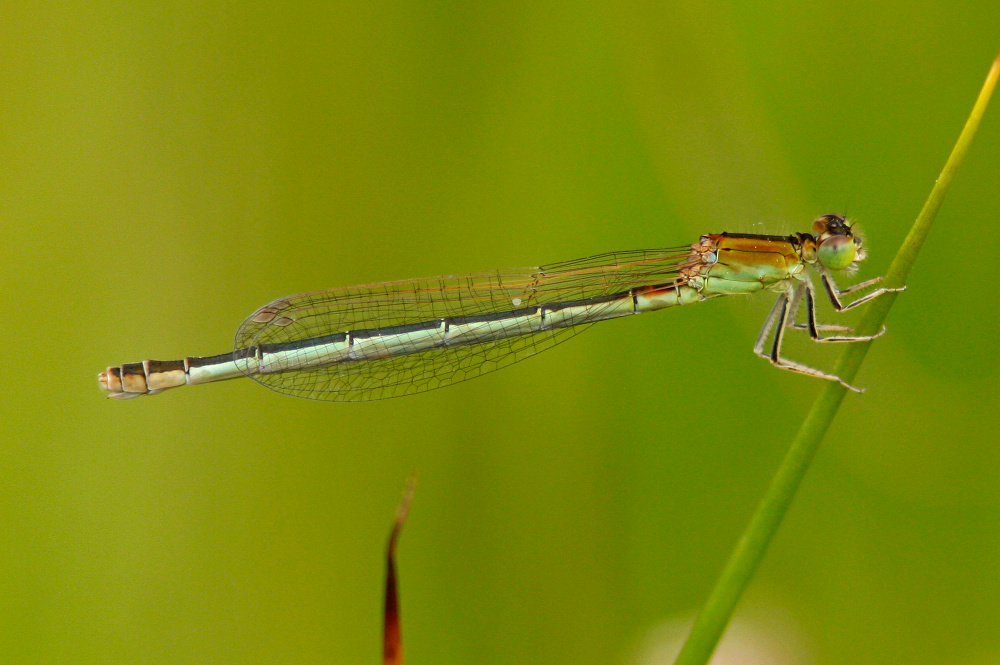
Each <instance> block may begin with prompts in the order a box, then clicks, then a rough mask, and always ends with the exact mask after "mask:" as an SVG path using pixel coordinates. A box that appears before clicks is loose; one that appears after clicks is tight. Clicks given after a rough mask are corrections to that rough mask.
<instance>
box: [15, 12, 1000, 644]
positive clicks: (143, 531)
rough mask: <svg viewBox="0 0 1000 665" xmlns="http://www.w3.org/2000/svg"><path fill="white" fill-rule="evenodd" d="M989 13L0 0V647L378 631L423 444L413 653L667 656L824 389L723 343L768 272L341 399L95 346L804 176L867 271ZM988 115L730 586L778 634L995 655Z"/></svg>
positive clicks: (284, 640) (215, 347)
mask: <svg viewBox="0 0 1000 665" xmlns="http://www.w3.org/2000/svg"><path fill="white" fill-rule="evenodd" d="M998 20H1000V6H998V5H997V3H996V1H995V0H981V1H978V2H967V3H960V4H953V3H945V2H937V3H935V2H916V3H914V2H902V1H899V0H893V1H890V2H880V3H866V2H848V3H838V2H818V3H809V4H808V6H807V5H805V4H803V3H798V2H781V3H775V4H773V5H769V6H760V5H758V4H757V3H752V2H740V1H734V2H724V3H711V2H708V3H706V2H692V3H685V4H684V5H683V6H680V5H678V6H662V5H661V4H659V3H652V2H650V3H631V4H627V5H619V4H617V3H588V5H587V7H586V8H583V7H582V6H580V5H578V4H577V3H489V4H486V3H477V4H472V3H408V2H394V3H379V4H364V3H344V4H340V5H321V4H303V3H283V4H280V3H279V4H272V5H269V6H266V7H261V6H257V5H253V6H251V5H243V4H241V3H226V2H217V1H210V2H204V3H202V2H174V3H159V4H151V3H150V4H140V3H136V4H133V3H82V2H70V3H52V4H35V3H5V4H4V5H3V8H2V9H0V21H2V23H0V26H2V27H0V40H2V41H0V46H2V49H3V52H4V54H5V55H4V57H3V63H2V64H0V77H2V78H0V89H2V95H0V122H2V125H3V129H2V131H0V142H2V144H0V146H2V155H3V158H2V161H3V167H2V171H0V188H2V189H0V216H2V217H0V225H2V226H0V231H2V234H0V307H2V311H3V312H4V313H5V317H4V318H5V321H6V324H5V326H4V327H5V329H6V330H7V331H8V332H9V333H10V335H8V337H7V338H5V343H4V349H5V352H6V354H7V362H4V363H3V365H2V366H3V369H2V370H0V371H2V372H3V377H2V381H0V386H2V387H0V391H2V395H3V400H2V403H3V405H4V407H3V414H2V425H0V445H2V448H0V660H2V662H4V663H56V662H58V663H239V664H252V663H351V664H354V663H377V662H379V658H380V630H381V628H380V622H381V614H380V612H381V609H380V604H381V589H382V583H383V575H384V570H383V566H384V563H383V559H382V552H383V548H384V544H385V540H386V537H387V533H388V528H389V525H390V523H391V519H392V516H393V514H394V511H395V505H396V503H397V501H398V499H399V496H400V494H401V491H402V488H403V485H404V483H405V480H406V478H407V476H408V474H410V473H411V472H412V471H414V470H416V471H419V473H420V481H419V487H418V490H417V495H416V499H415V502H414V505H413V509H412V514H411V520H410V523H409V524H408V526H407V530H406V532H405V534H404V536H403V540H402V545H401V548H400V553H399V555H400V574H401V576H402V593H403V596H402V602H403V631H404V638H405V648H406V651H407V656H408V659H409V662H411V663H535V662H537V663H595V664H596V663H638V662H643V663H646V662H665V661H662V660H660V661H657V660H656V659H655V657H653V656H650V654H651V653H657V652H658V650H659V649H661V648H663V649H667V647H664V646H663V645H662V644H660V643H659V640H661V638H662V637H663V636H664V635H666V634H667V633H670V632H671V631H674V632H676V630H677V628H676V627H677V626H678V625H680V624H679V623H677V622H683V621H684V620H685V619H688V618H690V616H691V614H692V613H693V612H694V611H696V609H697V608H698V607H699V606H700V604H701V603H702V601H703V600H704V598H705V596H706V594H707V592H708V590H709V588H710V585H711V584H712V582H713V580H714V579H715V577H716V575H717V573H718V571H719V569H720V566H721V565H722V563H723V561H724V560H725V557H726V556H727V554H728V552H729V551H730V549H731V547H732V546H733V544H734V542H735V540H736V539H737V538H738V536H739V534H740V532H741V530H742V529H743V527H744V525H745V523H746V521H747V519H748V516H749V514H750V512H751V511H752V509H753V507H754V506H755V504H756V501H757V500H758V498H759V497H760V496H761V493H762V491H763V489H764V487H765V486H766V484H767V482H768V480H769V478H770V476H771V474H772V473H773V471H774V469H775V467H776V465H777V464H778V461H779V460H780V458H781V455H782V454H783V452H784V451H785V449H786V447H787V445H788V442H789V440H790V438H791V436H792V434H793V433H794V431H795V429H796V428H797V426H798V424H799V422H800V421H801V419H802V417H803V415H804V413H805V411H806V409H807V408H808V406H809V405H810V404H811V402H812V400H813V398H814V397H815V395H816V394H817V392H818V391H819V389H820V388H821V386H820V382H819V381H816V380H811V379H809V378H806V377H802V376H796V375H792V374H790V373H786V372H780V371H777V370H774V369H772V368H771V367H770V366H768V364H767V363H765V362H763V361H761V360H759V359H757V358H755V357H754V356H753V355H752V354H751V346H752V344H753V340H754V337H755V335H756V332H757V329H758V328H759V326H760V324H761V322H762V319H763V317H764V315H765V314H766V312H767V309H768V307H769V306H770V303H769V302H768V299H767V298H758V299H753V300H737V301H735V302H733V301H721V302H714V303H710V304H707V305H703V306H699V307H691V308H684V309H681V310H674V311H668V312H663V313H660V314H657V315H650V316H648V317H647V316H643V317H638V318H635V319H629V320H625V321H616V322H610V323H606V324H602V325H600V326H596V327H595V328H594V329H593V330H591V331H589V332H587V333H586V334H585V335H582V336H580V337H578V338H576V339H574V340H573V341H572V342H571V343H569V344H566V345H564V346H560V347H558V348H556V349H554V350H552V351H550V352H548V353H546V354H543V355H542V356H540V357H538V358H536V359H533V360H531V361H528V362H525V363H521V364H519V365H517V366H515V367H512V368H509V369H506V370H504V371H502V372H499V373H496V374H491V375H489V376H486V377H484V378H480V379H477V380H475V381H472V382H468V383H463V384H459V385H456V386H453V387H450V388H448V389H445V390H440V391H436V392H431V393H426V394H423V395H419V396H415V397H409V398H403V399H398V400H390V401H386V402H378V403H370V404H329V403H319V402H309V401H304V400H297V399H293V398H290V397H283V396H280V395H278V394H275V393H272V392H269V391H267V390H265V389H262V388H261V387H259V386H257V385H256V384H254V383H253V382H249V381H233V382H228V383H224V384H218V385H211V386H199V387H197V388H192V389H188V388H184V389H181V390H176V391H171V392H169V393H167V394H165V395H162V396H159V397H155V398H142V399H137V400H133V401H129V402H122V403H119V402H113V401H108V400H105V399H103V397H102V395H101V394H100V393H99V392H98V389H97V383H96V375H97V372H98V371H100V370H101V369H103V368H104V366H106V365H108V364H118V363H122V362H129V361H137V360H141V359H144V358H175V357H181V356H184V355H208V354H214V353H220V352H223V351H226V350H227V349H228V348H230V344H231V339H232V335H233V333H234V331H235V330H236V327H237V326H238V324H239V323H240V321H241V320H242V319H243V317H245V316H246V315H247V314H248V313H250V312H252V311H253V310H254V309H255V308H256V307H258V306H259V305H261V304H263V303H265V302H267V301H269V300H271V299H273V298H276V297H278V296H282V295H287V294H291V293H297V292H301V291H306V290H315V289H321V288H329V287H334V286H343V285H349V284H357V283H364V282H369V281H379V280H386V279H397V278H406V277H418V276H427V275H434V274H440V273H451V272H466V271H469V272H471V271H477V270H482V269H489V268H496V267H508V266H522V265H535V264H538V263H545V262H552V261H557V260H563V259H571V258H577V257H580V256H586V255H589V254H594V253H600V252H604V251H609V250H615V249H635V248H645V247H662V246H669V245H677V244H684V243H689V242H693V241H694V240H695V239H696V238H697V237H698V236H699V235H700V234H702V233H705V232H713V231H714V232H718V231H723V230H730V231H744V232H764V233H786V232H791V231H794V230H806V229H807V228H808V224H809V223H810V222H811V220H812V219H813V218H814V217H815V216H816V215H818V214H821V213H825V212H844V211H846V212H847V213H848V214H849V215H850V216H852V217H853V219H855V220H856V221H858V222H859V223H860V224H861V225H862V227H863V228H864V230H865V231H866V234H867V240H868V243H869V246H870V248H871V254H870V256H871V258H870V260H869V261H868V262H867V264H866V265H865V266H864V268H863V270H862V273H861V276H864V277H867V276H872V275H875V274H879V273H882V272H884V271H885V269H886V267H887V265H888V262H889V260H890V259H891V256H892V254H893V252H894V251H895V249H896V247H898V245H899V243H900V242H901V240H902V239H903V237H904V235H905V233H906V230H907V228H908V226H909V224H910V223H911V221H912V220H913V218H914V217H915V216H916V214H917V212H918V210H919V208H920V206H921V204H922V202H923V200H924V198H925V197H926V195H927V193H928V191H929V189H930V187H931V184H932V183H933V181H934V179H935V177H936V176H937V173H938V171H939V169H940V167H941V166H942V165H943V163H944V160H945V158H946V156H947V154H948V152H949V151H950V149H951V147H952V145H953V142H954V140H955V138H956V137H957V135H958V132H959V130H960V128H961V126H962V123H963V122H964V120H965V118H966V115H967V113H968V111H969V109H970V108H971V105H972V102H973V100H974V98H975V95H976V93H977V91H978V88H979V86H980V84H981V82H982V80H983V78H984V76H985V74H986V70H987V68H988V66H989V62H990V60H991V59H992V58H993V56H994V55H995V53H996V50H997V48H998V46H1000V30H998V29H997V26H998V25H1000V21H998ZM998 150H1000V108H996V105H994V108H992V109H990V110H989V112H988V113H987V116H986V119H985V121H984V123H983V126H982V129H981V132H980V135H979V137H978V139H977V140H976V142H975V143H974V144H973V146H972V150H971V153H970V154H969V158H968V160H967V162H966V164H965V165H964V166H963V168H962V170H961V172H960V173H959V176H958V179H957V181H956V183H955V186H954V188H953V190H952V192H951V193H950V195H949V198H948V200H947V201H946V203H945V206H944V209H943V211H942V213H941V215H940V217H939V219H938V223H937V226H936V228H935V230H934V232H933V234H932V236H931V238H930V240H929V242H928V244H927V245H926V247H925V251H924V254H923V255H922V256H921V259H920V261H919V263H918V265H917V267H916V269H915V271H914V272H913V275H912V278H911V280H910V282H909V290H908V291H907V293H906V294H905V295H904V296H903V297H901V298H899V300H898V302H897V305H896V307H895V309H894V310H893V312H892V314H891V315H890V318H889V322H888V326H889V334H888V335H887V336H886V337H885V338H884V339H882V340H880V341H879V342H877V344H876V345H875V346H874V348H873V349H872V352H871V353H870V355H869V357H868V361H867V363H866V365H865V367H864V369H863V371H862V374H861V376H860V377H859V383H861V384H862V385H865V386H867V387H868V392H867V393H865V394H864V395H863V396H854V395H851V396H849V397H848V398H847V400H846V403H845V405H844V408H843V409H842V411H841V413H840V415H839V417H838V419H837V422H836V424H835V426H834V428H833V429H832V431H831V432H830V434H829V436H828V438H827V441H826V442H825V444H824V447H823V448H822V450H821V452H820V454H819V456H818V458H817V460H816V462H815V465H814V467H813V468H812V470H811V472H810V474H809V476H808V477H807V480H806V483H805V485H804V487H803V489H802V492H801V494H800V496H799V497H798V500H797V502H796V504H795V506H794V508H793V510H792V512H791V514H790V515H789V517H788V519H787V521H786V522H785V524H784V525H783V527H782V529H781V532H780V534H779V536H778V538H777V540H776V541H775V543H774V544H773V547H772V549H771V551H770V552H769V554H768V557H767V559H766V561H765V562H764V565H763V567H762V568H761V570H760V571H759V574H758V575H757V577H756V578H755V581H754V583H753V585H752V587H751V589H750V590H749V592H748V595H747V597H746V598H745V599H744V601H743V603H742V604H741V610H740V619H739V621H740V626H742V627H743V628H744V629H745V628H746V626H751V629H750V630H749V632H748V633H747V634H748V635H750V637H748V638H746V639H748V640H750V641H751V642H752V641H753V640H754V639H756V638H755V637H754V635H757V636H758V637H759V636H760V635H770V636H771V637H770V640H771V643H772V646H773V645H774V644H778V645H781V646H782V648H785V647H787V648H789V649H792V650H793V651H794V652H795V653H796V654H797V655H794V656H792V657H791V660H790V661H789V660H785V661H781V662H801V663H808V662H814V663H859V662H865V663H868V662H871V663H907V664H912V663H936V664H937V663H961V664H966V663H973V664H975V663H993V662H998V661H1000V600H998V598H1000V512H998V505H1000V450H998V446H997V435H996V433H997V431H998V429H1000V415H998V409H1000V399H998V396H1000V390H998V387H997V375H998V372H997V359H996V352H995V346H996V345H995V340H996V333H997V330H998V316H997V308H996V305H995V295H994V294H995V288H994V286H993V283H994V282H995V281H996V275H997V269H998V261H997V259H996V257H995V256H994V254H995V252H996V247H997V245H998V243H1000V232H998V230H997V224H996V222H995V219H996V211H997V210H998V209H1000V187H998V183H1000V160H998V154H1000V153H998ZM828 318H829V317H828ZM810 346H811V345H809V344H808V343H806V342H801V341H799V342H798V343H797V344H796V345H794V346H793V349H794V350H793V351H792V354H794V355H795V357H797V358H801V359H803V360H806V361H808V362H814V363H816V364H819V365H821V366H830V364H832V361H833V359H834V358H835V356H836V354H837V353H839V349H831V348H820V349H814V348H810ZM991 432H992V433H993V434H990V433H991ZM664 639H665V638H664ZM764 642H766V640H764ZM736 648H737V650H740V649H741V648H742V647H740V646H739V645H736ZM747 648H750V647H747ZM768 648H770V647H768ZM775 648H777V647H775ZM764 650H765V651H766V650H767V648H765V649H764ZM775 658H777V657H775ZM769 662H779V661H778V660H777V659H775V660H771V661H769Z"/></svg>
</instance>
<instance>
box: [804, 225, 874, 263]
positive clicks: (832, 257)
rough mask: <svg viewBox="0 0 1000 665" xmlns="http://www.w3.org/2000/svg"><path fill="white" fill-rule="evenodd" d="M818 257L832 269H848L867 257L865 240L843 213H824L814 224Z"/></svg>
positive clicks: (813, 229)
mask: <svg viewBox="0 0 1000 665" xmlns="http://www.w3.org/2000/svg"><path fill="white" fill-rule="evenodd" d="M812 231H813V234H814V237H815V238H816V257H817V258H818V259H819V262H820V263H822V264H823V265H824V266H826V267H827V268H830V269H831V270H846V269H847V268H850V267H851V266H853V265H854V264H856V263H857V262H858V261H863V260H864V258H865V250H864V246H863V241H862V240H861V238H860V236H857V235H855V233H854V230H853V229H852V228H851V225H850V224H848V223H847V220H846V219H844V217H842V216H841V215H823V216H822V217H819V218H817V219H816V221H815V222H813V225H812Z"/></svg>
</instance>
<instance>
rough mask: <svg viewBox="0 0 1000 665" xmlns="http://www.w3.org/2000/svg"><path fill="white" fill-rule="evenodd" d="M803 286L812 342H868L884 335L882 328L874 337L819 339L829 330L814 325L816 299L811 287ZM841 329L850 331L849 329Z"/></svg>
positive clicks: (832, 336) (844, 336)
mask: <svg viewBox="0 0 1000 665" xmlns="http://www.w3.org/2000/svg"><path fill="white" fill-rule="evenodd" d="M879 279H881V278H879ZM803 286H804V287H805V293H806V316H807V320H808V328H807V329H808V330H809V336H810V337H812V338H813V341H814V342H869V341H871V340H873V339H875V338H876V337H881V336H882V335H884V334H885V327H884V326H883V328H882V330H880V331H878V332H877V333H875V334H874V335H831V336H830V337H820V335H819V331H820V330H829V327H821V326H820V324H817V323H816V299H815V298H814V296H813V285H812V284H811V283H809V282H803ZM799 288H802V287H799ZM793 325H794V324H793ZM841 329H842V330H848V331H849V330H850V328H841Z"/></svg>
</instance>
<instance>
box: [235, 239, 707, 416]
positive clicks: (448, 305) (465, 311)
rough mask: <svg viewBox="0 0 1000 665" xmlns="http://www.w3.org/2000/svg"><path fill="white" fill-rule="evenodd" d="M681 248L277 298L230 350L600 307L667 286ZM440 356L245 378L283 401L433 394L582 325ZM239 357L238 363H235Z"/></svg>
mask: <svg viewBox="0 0 1000 665" xmlns="http://www.w3.org/2000/svg"><path fill="white" fill-rule="evenodd" d="M689 255H690V252H689V249H688V248H687V247H682V248H672V249H660V250H636V251H630V252H615V253H610V254H602V255H599V256H593V257H589V258H586V259H578V260H575V261H566V262H563V263H556V264H552V265H548V266H543V267H540V268H525V269H518V270H502V271H496V272H493V273H488V274H482V275H463V276H455V275H448V276H444V277H437V278H429V279H413V280H403V281H398V282H385V283H381V284H370V285H365V286H354V287H347V288H341V289H332V290H329V291H316V292H313V293H305V294H301V295H296V296H289V297H286V298H280V299H278V300H275V301H274V302H272V303H269V304H268V305H265V306H264V307H262V308H260V309H259V310H257V311H256V312H254V313H253V314H252V315H251V316H249V317H248V318H247V319H246V320H245V321H244V322H243V324H242V325H241V326H240V328H239V330H238V331H237V332H236V340H235V346H236V350H237V351H240V350H242V349H251V348H254V347H257V346H259V345H270V344H288V343H293V342H301V341H305V340H312V339H316V338H321V337H325V336H330V335H336V334H338V333H346V332H349V331H358V330H370V329H375V328H386V327H395V326H406V325H411V324H419V323H424V322H432V321H435V320H440V319H449V318H453V317H468V316H483V315H490V314H497V315H502V314H503V313H504V312H513V311H516V310H521V309H524V308H531V307H537V306H542V305H552V304H555V303H563V302H569V301H575V300H581V299H590V298H597V297H600V296H606V295H611V294H615V293H620V292H623V291H627V290H628V289H630V288H634V287H638V286H647V285H655V284H669V283H670V282H672V281H673V279H674V278H675V277H676V276H677V273H678V270H679V269H680V267H682V266H683V264H684V263H685V262H686V261H687V260H688V258H689ZM497 325H498V328H497V334H496V338H495V339H489V340H481V341H479V342H477V343H474V344H459V345H453V346H445V347H437V348H432V349H425V350H422V351H418V352H414V353H408V354H405V355H391V356H389V357H384V358H378V359H368V360H359V361H345V362H338V363H333V364H330V365H327V366H322V367H311V368H306V369H297V370H292V371H286V372H278V373H273V374H257V373H253V372H249V371H248V372H246V373H247V375H248V376H250V377H251V378H252V379H254V380H255V381H257V382H258V383H261V384H262V385H264V386H266V387H268V388H270V389H272V390H275V391H277V392H280V393H285V394H289V395H296V396H299V397H306V398H310V399H321V400H332V401H366V400H375V399H387V398H390V397H398V396H401V395H409V394H412V393H417V392H423V391H426V390H433V389H434V388H440V387H442V386H446V385H449V384H451V383H456V382H459V381H464V380H466V379H471V378H473V377H475V376H479V375H480V374H485V373H487V372H492V371H494V370H496V369H500V368H501V367H505V366H507V365H510V364H513V363H515V362H518V361H519V360H523V359H524V358H527V357H528V356H531V355H534V354H535V353H538V352H539V351H542V350H544V349H547V348H550V347H552V346H555V345H556V344H558V343H559V342H561V341H563V340H565V339H568V338H569V337H570V336H572V335H575V334H576V333H578V332H580V331H581V330H582V329H584V328H586V327H588V326H587V325H578V326H573V327H560V328H552V329H548V330H544V331H539V332H532V333H529V334H523V335H517V336H507V335H508V334H509V333H505V332H504V331H503V321H502V320H500V321H498V324H497ZM239 355H240V354H237V357H238V356H239Z"/></svg>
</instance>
